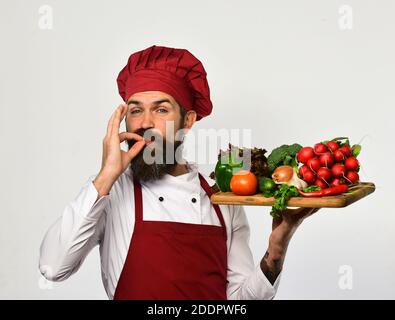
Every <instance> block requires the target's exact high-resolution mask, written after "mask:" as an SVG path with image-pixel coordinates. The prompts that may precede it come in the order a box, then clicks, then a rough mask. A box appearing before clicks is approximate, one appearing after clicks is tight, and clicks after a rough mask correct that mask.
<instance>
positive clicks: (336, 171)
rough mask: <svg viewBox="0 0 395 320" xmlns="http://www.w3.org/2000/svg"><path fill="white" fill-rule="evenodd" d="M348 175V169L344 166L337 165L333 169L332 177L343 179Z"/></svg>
mask: <svg viewBox="0 0 395 320" xmlns="http://www.w3.org/2000/svg"><path fill="white" fill-rule="evenodd" d="M346 173H347V170H346V167H345V166H344V164H341V163H336V164H335V165H334V166H333V167H332V175H333V176H334V177H335V178H342V177H344V176H345V174H346Z"/></svg>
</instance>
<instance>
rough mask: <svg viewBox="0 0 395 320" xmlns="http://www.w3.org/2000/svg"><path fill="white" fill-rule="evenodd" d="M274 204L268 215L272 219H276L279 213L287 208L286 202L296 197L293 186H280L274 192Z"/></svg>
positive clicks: (296, 193) (296, 190) (295, 189)
mask: <svg viewBox="0 0 395 320" xmlns="http://www.w3.org/2000/svg"><path fill="white" fill-rule="evenodd" d="M273 196H274V198H275V202H274V204H273V206H272V210H271V211H270V215H271V216H272V217H273V218H278V217H279V216H280V215H279V213H280V212H281V211H283V210H285V209H286V208H287V201H288V199H289V198H291V197H298V196H299V192H298V189H297V188H296V187H295V186H289V185H287V184H282V185H281V186H280V188H279V189H278V190H276V191H275V192H274V195H273Z"/></svg>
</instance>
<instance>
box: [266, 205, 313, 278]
mask: <svg viewBox="0 0 395 320" xmlns="http://www.w3.org/2000/svg"><path fill="white" fill-rule="evenodd" d="M317 211H318V208H298V209H293V210H292V209H287V210H285V211H283V213H282V214H281V216H280V218H277V219H273V225H272V233H271V235H270V238H269V247H268V249H267V251H266V253H265V255H264V256H263V258H262V260H261V263H260V267H261V270H262V272H263V274H264V275H265V276H266V278H267V279H268V280H269V281H270V283H271V284H274V283H275V281H276V279H277V277H278V275H279V274H280V273H281V271H282V268H283V264H284V260H285V255H286V253H287V248H288V245H289V242H290V240H291V238H292V236H293V234H294V233H295V231H296V229H297V228H298V226H299V225H300V224H301V223H302V221H303V220H304V219H305V218H306V217H308V216H310V215H312V214H313V213H315V212H317Z"/></svg>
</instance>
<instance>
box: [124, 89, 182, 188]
mask: <svg viewBox="0 0 395 320" xmlns="http://www.w3.org/2000/svg"><path fill="white" fill-rule="evenodd" d="M127 104H128V112H127V114H126V119H125V122H126V129H127V131H128V132H134V133H137V134H139V135H141V136H144V134H145V135H146V138H147V137H150V138H151V137H152V140H154V141H156V142H154V143H152V144H149V145H146V146H145V147H144V148H143V150H142V151H141V152H140V153H139V154H138V155H137V156H136V157H135V158H134V159H133V160H132V162H131V164H130V166H131V168H132V170H133V174H134V178H135V179H137V180H142V181H148V180H156V179H160V178H161V177H162V176H163V175H164V174H166V173H170V172H172V170H173V169H174V168H175V166H176V165H177V161H176V160H177V159H176V157H175V152H176V150H178V151H177V153H179V152H181V148H180V146H181V144H182V141H177V140H176V139H175V136H176V134H177V131H178V130H179V129H182V128H184V123H183V120H184V119H183V117H182V116H181V112H180V106H179V105H178V103H177V102H176V101H175V100H174V98H173V97H172V96H170V95H168V94H166V93H164V92H160V91H145V92H139V93H135V94H133V95H132V96H131V97H130V98H129V99H128V100H127ZM169 128H171V132H167V130H168V129H169ZM177 138H178V137H177ZM134 143H135V141H134V140H128V145H129V148H131V146H132V145H133V144H134ZM146 148H148V149H149V150H145V149H146ZM150 150H154V151H153V153H151V152H149V153H148V152H147V151H150ZM144 151H145V154H144ZM169 153H170V154H172V157H171V159H170V160H171V161H168V160H169V159H168V155H169ZM147 155H155V156H160V158H161V159H162V160H163V161H162V163H158V162H157V161H155V162H154V163H152V162H151V163H147ZM150 158H151V159H152V157H150ZM155 159H156V158H155Z"/></svg>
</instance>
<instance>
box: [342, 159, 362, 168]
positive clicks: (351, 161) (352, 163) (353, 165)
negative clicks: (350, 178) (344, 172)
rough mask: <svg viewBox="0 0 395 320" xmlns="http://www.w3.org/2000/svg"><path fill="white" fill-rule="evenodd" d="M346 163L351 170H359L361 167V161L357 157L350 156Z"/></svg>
mask: <svg viewBox="0 0 395 320" xmlns="http://www.w3.org/2000/svg"><path fill="white" fill-rule="evenodd" d="M344 165H345V166H346V168H347V169H348V170H351V171H357V170H358V169H359V161H358V160H357V158H355V157H350V158H348V159H347V160H346V161H345V162H344Z"/></svg>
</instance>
